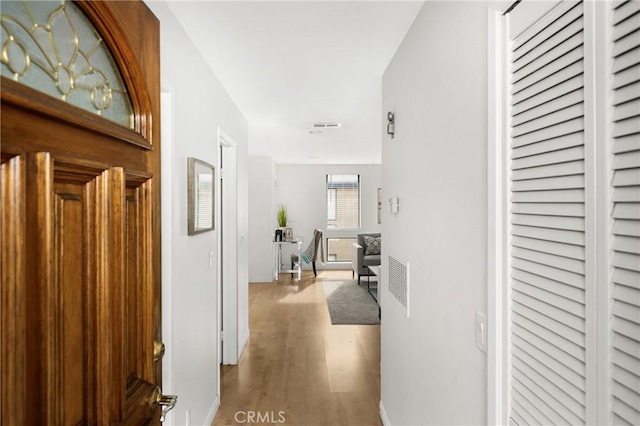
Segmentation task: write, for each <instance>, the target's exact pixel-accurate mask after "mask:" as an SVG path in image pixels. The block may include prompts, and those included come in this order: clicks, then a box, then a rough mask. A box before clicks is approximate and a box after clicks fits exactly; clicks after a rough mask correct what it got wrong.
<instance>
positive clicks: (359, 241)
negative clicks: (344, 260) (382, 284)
mask: <svg viewBox="0 0 640 426" xmlns="http://www.w3.org/2000/svg"><path fill="white" fill-rule="evenodd" d="M365 236H367V237H374V238H380V237H381V234H380V233H379V232H378V233H372V234H358V235H357V236H356V242H355V243H353V245H352V253H351V264H352V267H353V271H352V276H353V277H354V278H355V275H356V274H358V285H360V277H362V276H368V275H370V274H371V271H370V270H369V268H368V267H369V266H378V265H380V254H379V252H378V253H377V254H375V253H374V254H371V253H366V254H365V252H366V244H365V238H364V237H365Z"/></svg>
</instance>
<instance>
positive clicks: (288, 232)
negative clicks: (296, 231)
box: [284, 228, 293, 241]
mask: <svg viewBox="0 0 640 426" xmlns="http://www.w3.org/2000/svg"><path fill="white" fill-rule="evenodd" d="M284 240H285V241H293V229H291V228H284Z"/></svg>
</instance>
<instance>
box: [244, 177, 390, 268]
mask: <svg viewBox="0 0 640 426" xmlns="http://www.w3.org/2000/svg"><path fill="white" fill-rule="evenodd" d="M327 174H359V175H360V207H361V218H360V220H361V222H360V225H361V227H360V230H344V231H335V230H327V207H326V182H327V180H326V175H327ZM381 186H382V170H381V166H380V165H377V164H367V165H362V164H357V165H330V164H313V165H310V164H301V165H293V164H278V165H277V166H276V192H277V195H276V199H277V204H278V205H279V204H284V205H286V206H287V213H288V218H289V219H288V220H289V223H288V224H287V226H288V227H290V228H292V229H293V234H294V236H296V237H303V238H304V240H305V242H304V244H303V245H302V249H303V250H304V249H305V248H306V247H307V245H308V244H309V242H310V241H311V237H312V236H313V230H314V229H316V228H318V229H322V230H323V232H324V238H325V241H326V238H327V237H349V236H355V235H356V234H358V233H360V232H380V231H381V229H382V227H381V225H379V224H378V223H377V213H376V212H377V189H378V188H380V187H381ZM252 214H253V213H252ZM277 226H278V225H277V223H276V221H275V218H274V220H273V221H272V222H271V232H272V233H273V230H274V229H276V227H277ZM383 246H384V243H383ZM325 255H326V247H325ZM303 267H304V268H305V269H310V268H311V265H304V264H303ZM316 268H317V269H340V268H342V269H351V263H346V264H344V263H343V264H336V263H332V264H327V265H322V264H321V263H319V262H316Z"/></svg>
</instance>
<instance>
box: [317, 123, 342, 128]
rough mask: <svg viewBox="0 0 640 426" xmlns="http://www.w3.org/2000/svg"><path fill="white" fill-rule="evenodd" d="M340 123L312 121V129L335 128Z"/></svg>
mask: <svg viewBox="0 0 640 426" xmlns="http://www.w3.org/2000/svg"><path fill="white" fill-rule="evenodd" d="M341 126H342V123H313V128H314V129H337V128H338V127H341Z"/></svg>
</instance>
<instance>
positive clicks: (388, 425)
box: [379, 400, 391, 426]
mask: <svg viewBox="0 0 640 426" xmlns="http://www.w3.org/2000/svg"><path fill="white" fill-rule="evenodd" d="M379 408H380V420H382V424H383V426H391V422H390V421H389V417H387V412H386V411H384V405H383V404H382V400H380V404H379Z"/></svg>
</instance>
